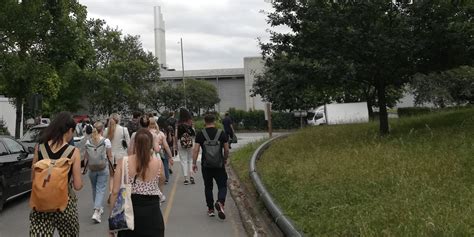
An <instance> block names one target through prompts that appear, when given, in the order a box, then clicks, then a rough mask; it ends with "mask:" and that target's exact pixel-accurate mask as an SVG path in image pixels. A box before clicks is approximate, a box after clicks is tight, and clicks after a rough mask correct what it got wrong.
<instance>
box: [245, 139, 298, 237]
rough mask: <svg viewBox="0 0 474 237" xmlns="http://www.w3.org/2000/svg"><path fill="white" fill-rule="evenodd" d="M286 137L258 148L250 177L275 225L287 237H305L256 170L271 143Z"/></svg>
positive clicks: (251, 165)
mask: <svg viewBox="0 0 474 237" xmlns="http://www.w3.org/2000/svg"><path fill="white" fill-rule="evenodd" d="M286 137H288V134H287V135H281V136H277V137H274V138H272V139H270V140H268V141H266V142H265V143H263V144H262V145H261V146H260V147H259V148H257V150H256V151H255V152H254V153H253V155H252V159H251V160H250V171H249V172H250V173H249V175H250V178H251V179H252V182H253V183H254V185H255V188H256V189H257V192H258V194H259V195H260V199H261V200H262V201H263V203H264V204H265V207H266V208H267V210H268V211H269V212H270V214H271V215H272V217H273V219H274V221H275V223H276V224H277V225H278V227H279V228H280V229H281V230H282V232H283V233H284V234H285V236H295V237H303V236H304V235H303V234H302V232H300V231H298V229H297V228H296V227H295V225H294V224H293V222H292V221H291V219H289V218H288V217H286V216H285V214H284V213H283V211H282V210H281V208H280V206H278V204H276V203H275V201H274V199H273V197H272V196H271V194H270V193H269V192H268V191H267V189H266V188H265V186H264V185H263V182H262V180H261V179H260V176H259V175H258V173H257V169H256V162H257V160H259V159H260V157H261V156H262V154H263V153H264V152H265V150H266V149H268V147H270V145H271V143H272V142H274V141H276V140H278V139H282V138H286Z"/></svg>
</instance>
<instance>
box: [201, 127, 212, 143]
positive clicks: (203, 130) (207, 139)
mask: <svg viewBox="0 0 474 237" xmlns="http://www.w3.org/2000/svg"><path fill="white" fill-rule="evenodd" d="M202 135H204V139H206V141H211V139H210V138H209V135H208V134H207V131H206V129H205V128H203V129H202Z"/></svg>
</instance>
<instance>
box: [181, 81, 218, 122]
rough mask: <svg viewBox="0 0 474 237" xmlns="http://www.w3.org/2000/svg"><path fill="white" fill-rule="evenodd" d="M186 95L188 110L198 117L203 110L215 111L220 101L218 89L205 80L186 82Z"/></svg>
mask: <svg viewBox="0 0 474 237" xmlns="http://www.w3.org/2000/svg"><path fill="white" fill-rule="evenodd" d="M185 93H186V94H185V96H186V104H187V107H188V109H189V110H190V111H192V112H195V113H197V114H198V115H200V114H201V109H204V110H213V109H214V106H215V105H216V104H217V103H219V101H220V99H219V96H218V94H217V89H216V87H215V86H214V85H212V84H211V83H210V82H207V81H204V80H196V79H191V80H189V79H188V80H186V89H185Z"/></svg>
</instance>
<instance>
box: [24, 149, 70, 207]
mask: <svg viewBox="0 0 474 237" xmlns="http://www.w3.org/2000/svg"><path fill="white" fill-rule="evenodd" d="M39 148H40V152H41V155H43V159H42V160H40V161H38V162H36V163H35V164H34V165H33V170H34V171H33V172H34V179H33V186H32V189H31V197H30V207H31V208H32V209H33V210H35V211H39V212H57V211H61V212H62V211H64V210H65V209H66V207H67V203H68V201H69V180H68V178H69V177H68V174H69V170H70V169H71V165H72V160H71V159H70V158H68V157H67V156H69V157H70V156H71V155H72V152H73V151H74V146H70V145H69V146H68V147H67V148H66V150H65V151H64V152H63V154H62V155H61V158H60V159H57V160H53V159H50V158H49V156H48V153H47V152H46V148H45V146H44V144H41V145H39Z"/></svg>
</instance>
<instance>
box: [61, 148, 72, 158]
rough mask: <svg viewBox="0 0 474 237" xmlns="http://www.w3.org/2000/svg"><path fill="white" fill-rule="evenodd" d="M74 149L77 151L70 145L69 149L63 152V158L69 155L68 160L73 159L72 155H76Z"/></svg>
mask: <svg viewBox="0 0 474 237" xmlns="http://www.w3.org/2000/svg"><path fill="white" fill-rule="evenodd" d="M74 149H76V148H75V147H74V146H71V145H68V147H67V148H66V150H65V151H64V152H63V154H62V155H61V157H64V154H68V155H67V158H69V159H71V157H72V154H74Z"/></svg>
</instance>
